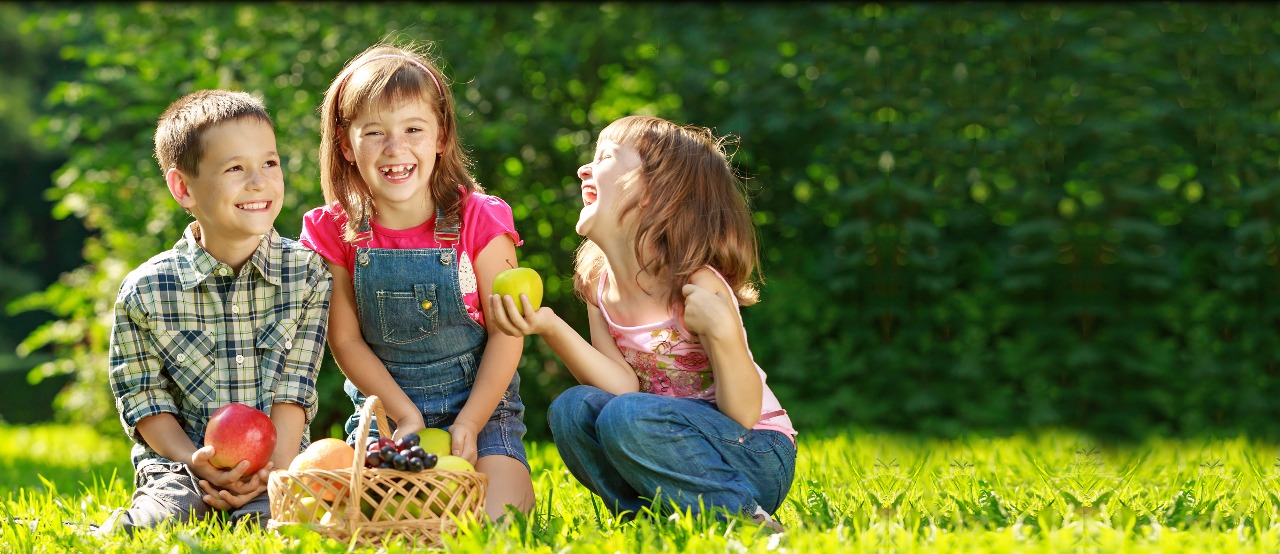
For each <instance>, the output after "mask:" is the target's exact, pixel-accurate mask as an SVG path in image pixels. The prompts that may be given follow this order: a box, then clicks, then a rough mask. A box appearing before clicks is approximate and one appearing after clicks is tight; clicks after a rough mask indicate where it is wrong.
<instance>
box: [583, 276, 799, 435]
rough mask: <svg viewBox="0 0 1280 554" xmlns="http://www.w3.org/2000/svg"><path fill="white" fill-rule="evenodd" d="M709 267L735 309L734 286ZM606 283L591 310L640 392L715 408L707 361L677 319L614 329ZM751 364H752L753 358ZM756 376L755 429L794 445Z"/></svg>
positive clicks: (788, 420) (786, 424)
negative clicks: (781, 435)
mask: <svg viewBox="0 0 1280 554" xmlns="http://www.w3.org/2000/svg"><path fill="white" fill-rule="evenodd" d="M708 267H709V268H710V269H711V271H712V272H714V273H715V274H716V277H719V278H720V281H721V282H724V283H725V287H726V288H728V289H729V291H730V296H732V297H733V305H734V307H735V308H736V307H738V298H737V296H736V295H734V294H733V292H732V291H733V287H730V286H729V284H728V282H726V281H725V279H724V276H723V275H720V272H719V271H717V270H716V269H715V268H711V267H710V266H708ZM608 278H609V272H608V271H605V272H604V274H603V275H602V276H601V279H600V285H599V288H598V290H597V291H596V305H597V306H599V307H600V313H601V314H602V315H604V320H605V323H607V324H608V326H609V336H611V337H613V342H614V344H617V345H618V350H620V351H621V352H622V357H623V358H624V359H625V360H626V362H627V364H628V365H630V366H631V369H632V370H633V371H635V372H636V377H637V379H639V381H640V392H647V393H651V394H657V395H661V396H668V397H671V398H695V399H698V400H706V401H708V402H712V403H715V401H716V384H715V378H714V374H713V373H712V372H711V359H710V358H709V357H707V353H706V350H704V349H703V348H702V343H701V342H700V341H699V340H698V338H697V337H695V336H693V334H692V333H690V332H689V331H688V330H686V329H685V328H684V326H683V325H681V324H680V319H679V318H678V317H673V318H671V319H668V320H666V321H661V322H657V323H649V324H645V325H638V326H635V327H627V326H623V325H618V324H617V323H615V322H614V321H613V318H611V317H609V311H608V310H607V309H605V306H604V284H605V280H606V279H608ZM673 311H674V310H673ZM742 333H743V340H746V330H745V329H744V330H743V331H742ZM747 354H748V355H749V356H750V355H751V348H750V345H748V347H747ZM751 362H752V363H753V364H755V358H754V356H753V357H752V360H751ZM756 372H758V373H759V374H760V385H761V388H762V389H763V394H764V398H763V399H762V400H763V402H762V403H761V405H760V410H761V413H760V422H759V423H757V424H756V426H755V427H754V428H755V429H772V430H775V431H780V432H782V433H785V434H786V435H787V436H788V437H791V440H792V441H795V435H796V430H795V429H794V428H793V427H792V426H791V418H789V417H787V411H786V410H784V409H782V406H781V404H780V403H779V402H778V398H777V397H776V396H774V394H773V391H771V390H769V385H768V384H766V383H765V379H766V376H765V374H764V370H762V369H760V365H759V364H756Z"/></svg>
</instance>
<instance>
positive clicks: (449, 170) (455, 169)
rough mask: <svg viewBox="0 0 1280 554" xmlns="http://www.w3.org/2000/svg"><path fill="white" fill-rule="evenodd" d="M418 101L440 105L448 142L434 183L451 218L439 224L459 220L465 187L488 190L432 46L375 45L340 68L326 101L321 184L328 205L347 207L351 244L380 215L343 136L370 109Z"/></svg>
mask: <svg viewBox="0 0 1280 554" xmlns="http://www.w3.org/2000/svg"><path fill="white" fill-rule="evenodd" d="M382 56H392V57H385V58H381V57H382ZM372 58H381V59H376V60H373V59H372ZM419 66H421V67H419ZM423 67H425V68H427V70H429V71H430V72H431V73H432V74H433V75H434V77H435V79H436V80H438V82H439V85H440V86H439V89H437V86H436V83H437V81H436V80H433V79H432V75H427V74H426V73H424V72H423V70H422V68H423ZM417 100H420V101H422V102H425V103H426V104H427V105H429V106H433V107H434V108H435V110H436V118H437V119H438V120H439V122H440V133H441V135H443V137H444V143H445V144H444V148H443V149H442V150H441V151H440V153H439V159H437V160H436V165H435V169H434V171H433V172H432V174H431V183H430V187H429V188H430V191H431V199H432V200H433V201H434V202H435V205H436V206H437V207H439V208H440V209H441V211H443V212H444V218H445V219H444V221H443V222H436V224H437V226H438V227H439V226H443V225H445V224H446V222H448V223H457V222H458V221H459V218H460V214H461V210H462V192H461V191H459V188H461V189H463V190H465V191H470V192H483V191H484V189H483V188H482V187H481V186H480V184H479V183H477V182H476V180H475V177H474V176H472V174H471V167H472V161H471V158H470V157H469V156H468V155H467V153H466V151H465V150H463V148H462V143H461V142H460V141H459V140H458V133H457V129H458V125H457V120H456V119H455V117H454V102H453V94H452V92H451V91H450V88H449V81H448V79H447V78H446V77H445V75H444V73H442V72H441V71H440V68H439V67H438V66H437V65H436V64H435V63H434V61H433V59H432V56H431V55H430V54H429V53H428V51H427V47H426V46H422V45H414V44H406V45H403V46H399V45H393V44H390V43H388V42H382V43H379V44H375V45H373V46H371V47H369V48H368V49H367V50H365V51H364V52H363V53H361V54H360V55H359V56H356V57H355V58H354V59H352V60H351V61H350V62H348V63H347V65H346V67H343V68H342V71H340V72H338V76H337V77H335V78H334V79H333V83H331V84H330V85H329V89H328V90H327V91H325V94H324V104H323V105H322V106H321V108H320V112H321V113H320V121H321V124H320V185H321V188H322V190H323V191H324V200H325V203H326V204H332V203H334V202H337V203H338V204H339V205H341V206H342V209H343V210H345V211H346V214H347V230H346V235H345V238H346V240H347V241H348V242H352V241H354V240H356V238H357V237H356V235H357V234H358V232H359V230H360V224H361V222H362V221H364V220H365V219H366V218H371V217H372V216H373V215H374V213H375V211H376V206H374V203H373V194H372V193H371V192H370V191H369V186H368V185H367V184H365V182H364V179H362V178H361V177H360V171H359V169H357V168H356V166H355V165H354V164H351V163H349V162H347V160H346V158H345V157H343V155H342V134H343V133H345V132H347V128H348V127H349V126H350V125H351V121H352V120H353V119H355V117H356V116H357V115H358V114H360V113H362V112H363V111H364V110H368V109H374V108H376V107H379V106H387V105H391V106H394V105H397V104H399V103H401V102H405V101H417ZM424 201H425V199H424Z"/></svg>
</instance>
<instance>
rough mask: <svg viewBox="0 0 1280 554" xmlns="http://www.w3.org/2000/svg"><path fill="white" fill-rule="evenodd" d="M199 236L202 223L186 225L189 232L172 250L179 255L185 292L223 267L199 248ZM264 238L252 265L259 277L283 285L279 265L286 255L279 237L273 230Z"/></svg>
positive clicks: (184, 232)
mask: <svg viewBox="0 0 1280 554" xmlns="http://www.w3.org/2000/svg"><path fill="white" fill-rule="evenodd" d="M199 236H200V222H198V221H193V222H191V224H190V225H187V229H186V231H183V233H182V238H181V239H179V240H178V242H177V243H176V244H174V245H173V249H174V250H176V251H177V252H178V268H179V269H180V271H179V272H178V278H179V279H180V280H181V283H182V288H183V289H190V288H192V287H194V286H196V285H198V284H200V283H203V282H204V281H205V279H208V278H209V275H211V274H212V273H213V272H214V271H215V270H216V269H217V268H218V267H219V266H221V265H223V264H222V262H220V261H218V260H217V258H214V257H213V256H212V255H210V254H209V252H208V251H206V250H205V249H204V247H202V246H200V242H199V240H198V237H199ZM263 239H265V240H263V241H262V242H259V243H258V249H257V250H254V251H253V254H252V255H250V256H249V265H250V266H251V267H253V268H255V269H257V270H258V274H259V275H262V277H263V278H264V279H266V280H267V282H268V283H271V284H272V285H275V286H280V264H281V257H282V256H283V251H282V249H281V242H280V234H279V233H277V232H276V230H275V228H274V227H272V228H271V231H270V232H268V233H267V234H266V235H263Z"/></svg>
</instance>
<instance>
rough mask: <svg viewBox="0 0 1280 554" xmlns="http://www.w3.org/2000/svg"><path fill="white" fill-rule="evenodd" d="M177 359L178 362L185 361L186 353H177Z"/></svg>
mask: <svg viewBox="0 0 1280 554" xmlns="http://www.w3.org/2000/svg"><path fill="white" fill-rule="evenodd" d="M178 361H179V362H185V361H187V355H186V354H178Z"/></svg>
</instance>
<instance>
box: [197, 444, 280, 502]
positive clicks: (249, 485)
mask: <svg viewBox="0 0 1280 554" xmlns="http://www.w3.org/2000/svg"><path fill="white" fill-rule="evenodd" d="M213 454H214V449H213V447H212V446H209V445H206V446H204V447H203V448H200V449H199V450H196V451H195V453H194V454H192V455H191V461H190V463H189V465H190V467H191V472H192V473H194V474H195V475H196V477H199V478H200V488H202V489H204V490H205V492H207V493H208V494H207V495H205V497H204V501H205V504H208V505H209V506H212V507H214V508H218V509H220V510H228V509H232V508H239V507H240V506H243V505H244V504H245V503H246V502H248V501H250V500H253V499H254V498H256V497H257V496H258V495H260V494H262V492H263V491H265V490H267V478H268V476H269V475H270V474H271V469H272V468H273V467H274V466H273V464H271V463H270V462H268V463H267V465H266V467H263V468H262V469H260V470H258V472H257V473H251V474H249V475H245V473H244V472H245V470H246V469H248V468H249V462H248V460H240V463H238V464H236V466H235V467H233V468H231V469H227V470H223V469H219V468H217V467H214V466H213V464H211V463H209V460H210V459H211V458H213Z"/></svg>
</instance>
